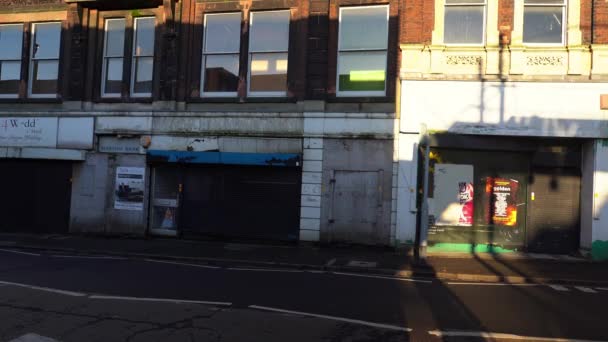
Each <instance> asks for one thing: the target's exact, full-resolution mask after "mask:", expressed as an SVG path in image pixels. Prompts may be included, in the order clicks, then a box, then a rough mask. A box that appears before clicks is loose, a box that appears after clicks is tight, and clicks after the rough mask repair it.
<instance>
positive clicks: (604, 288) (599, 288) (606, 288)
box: [595, 287, 608, 291]
mask: <svg viewBox="0 0 608 342" xmlns="http://www.w3.org/2000/svg"><path fill="white" fill-rule="evenodd" d="M595 289H596V290H601V291H608V287H596V288H595Z"/></svg>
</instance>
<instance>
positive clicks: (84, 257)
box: [51, 255, 127, 260]
mask: <svg viewBox="0 0 608 342" xmlns="http://www.w3.org/2000/svg"><path fill="white" fill-rule="evenodd" d="M51 257H53V258H65V259H107V260H127V258H125V257H114V256H104V255H51Z"/></svg>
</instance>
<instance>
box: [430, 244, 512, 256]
mask: <svg viewBox="0 0 608 342" xmlns="http://www.w3.org/2000/svg"><path fill="white" fill-rule="evenodd" d="M427 251H428V252H457V253H497V254H498V253H513V252H517V249H507V248H503V247H499V246H494V245H487V244H479V245H474V244H470V243H436V244H434V245H432V246H429V247H428V248H427Z"/></svg>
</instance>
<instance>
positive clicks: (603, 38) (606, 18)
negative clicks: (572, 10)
mask: <svg viewBox="0 0 608 342" xmlns="http://www.w3.org/2000/svg"><path fill="white" fill-rule="evenodd" d="M587 1H590V0H587ZM593 14H594V15H593V25H594V29H593V43H594V44H608V1H606V0H593Z"/></svg>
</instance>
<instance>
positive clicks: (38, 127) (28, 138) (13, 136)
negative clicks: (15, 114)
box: [0, 118, 58, 148]
mask: <svg viewBox="0 0 608 342" xmlns="http://www.w3.org/2000/svg"><path fill="white" fill-rule="evenodd" d="M57 121H58V120H57V118H0V146H9V147H53V148H55V147H56V146H57Z"/></svg>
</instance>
